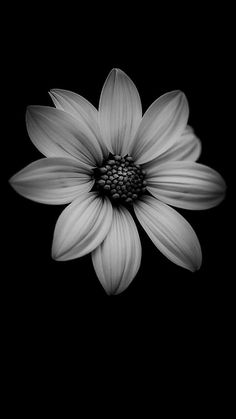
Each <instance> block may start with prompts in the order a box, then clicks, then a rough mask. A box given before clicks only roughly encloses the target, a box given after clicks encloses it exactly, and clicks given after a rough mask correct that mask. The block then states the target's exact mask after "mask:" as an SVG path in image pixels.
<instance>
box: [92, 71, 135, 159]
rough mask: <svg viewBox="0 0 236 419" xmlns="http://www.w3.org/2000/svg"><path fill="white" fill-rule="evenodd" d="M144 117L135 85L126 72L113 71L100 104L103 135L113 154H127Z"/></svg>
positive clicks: (107, 80)
mask: <svg viewBox="0 0 236 419" xmlns="http://www.w3.org/2000/svg"><path fill="white" fill-rule="evenodd" d="M141 118H142V106H141V101H140V97H139V93H138V91H137V89H136V87H135V85H134V83H133V82H132V81H131V80H130V78H129V77H128V76H127V75H126V74H125V73H124V72H123V71H121V70H118V69H113V70H112V71H111V72H110V74H109V75H108V77H107V79H106V82H105V84H104V86H103V89H102V93H101V97H100V102H99V122H100V129H101V133H102V136H103V138H104V141H105V143H106V144H107V146H108V148H109V149H110V151H111V152H112V153H114V154H121V155H125V154H127V153H128V149H129V144H130V142H131V141H132V139H133V137H134V135H135V133H136V131H137V128H138V125H139V123H140V121H141Z"/></svg>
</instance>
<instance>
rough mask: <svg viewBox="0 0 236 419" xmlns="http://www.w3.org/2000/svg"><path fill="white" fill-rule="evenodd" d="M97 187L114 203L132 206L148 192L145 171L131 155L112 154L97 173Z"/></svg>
mask: <svg viewBox="0 0 236 419" xmlns="http://www.w3.org/2000/svg"><path fill="white" fill-rule="evenodd" d="M95 187H96V189H97V190H99V191H100V192H101V193H104V194H105V195H107V196H108V197H109V198H111V200H112V201H114V202H115V201H116V202H118V201H120V202H122V203H126V204H131V203H132V202H134V201H135V200H136V199H137V198H138V197H140V195H142V194H143V193H144V192H146V181H145V171H144V170H142V168H141V167H140V165H138V164H135V163H134V161H133V158H132V157H131V156H129V155H126V156H124V157H122V156H120V155H113V154H110V155H109V158H108V159H107V160H105V161H104V162H103V164H102V166H101V167H99V168H97V169H96V171H95Z"/></svg>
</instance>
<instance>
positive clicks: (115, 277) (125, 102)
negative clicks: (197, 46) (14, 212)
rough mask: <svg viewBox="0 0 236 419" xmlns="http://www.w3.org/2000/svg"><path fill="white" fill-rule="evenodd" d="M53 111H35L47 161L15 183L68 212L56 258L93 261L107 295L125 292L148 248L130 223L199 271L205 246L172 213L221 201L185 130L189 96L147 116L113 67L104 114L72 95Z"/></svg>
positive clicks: (215, 177)
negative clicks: (61, 205) (64, 206)
mask: <svg viewBox="0 0 236 419" xmlns="http://www.w3.org/2000/svg"><path fill="white" fill-rule="evenodd" d="M50 96H51V98H52V100H53V103H54V105H55V108H53V107H46V106H30V107H29V108H28V109H27V113H26V124H27V129H28V133H29V136H30V139H31V140H32V142H33V143H34V145H35V146H36V147H37V148H38V150H39V151H40V152H41V153H42V154H43V155H44V156H45V157H46V158H42V159H40V160H37V161H36V162H33V163H31V164H29V165H28V166H27V167H25V168H24V169H23V170H21V171H20V172H19V173H17V174H16V175H14V176H13V177H12V178H11V179H10V182H11V185H12V186H13V188H14V189H15V190H16V191H17V192H18V193H20V194H21V195H23V196H25V197H26V198H29V199H32V200H34V201H37V202H41V203H45V204H55V205H58V204H69V205H68V206H67V207H66V208H65V209H64V211H62V213H61V215H60V217H59V219H58V221H57V223H56V227H55V232H54V237H53V245H52V257H53V258H54V259H56V260H60V261H65V260H70V259H75V258H79V257H81V256H83V255H86V254H88V253H91V254H92V262H93V266H94V269H95V271H96V274H97V276H98V278H99V280H100V282H101V284H102V285H103V287H104V289H105V291H106V292H107V293H108V294H119V293H121V292H122V291H124V290H125V289H126V288H127V287H128V285H129V284H130V283H131V281H132V280H133V279H134V277H135V275H136V273H137V272H138V269H139V266H140V262H141V253H142V248H141V243H140V238H139V234H138V231H137V228H136V225H135V222H134V220H133V218H132V216H131V213H130V211H129V210H130V208H131V207H133V209H134V212H135V214H136V217H137V219H138V220H139V222H140V224H141V225H142V227H143V228H144V230H145V231H146V233H147V234H148V236H149V237H150V239H151V240H152V241H153V243H154V244H155V246H156V247H157V248H158V249H159V250H160V251H161V252H162V253H163V254H164V255H165V256H166V257H167V258H168V259H170V260H171V261H172V262H174V263H176V264H177V265H179V266H182V267H184V268H186V269H189V270H190V271H195V270H197V269H199V268H200V266H201V261H202V254H201V247H200V244H199V241H198V238H197V236H196V234H195V232H194V231H193V229H192V227H191V226H190V224H189V223H188V222H187V221H186V220H185V219H184V218H183V217H182V216H181V215H180V214H179V213H178V212H177V211H175V210H174V209H173V208H171V207H170V206H169V205H171V206H174V207H179V208H185V209H191V210H202V209H206V208H211V207H213V206H215V205H218V204H219V203H220V202H221V201H222V200H223V198H224V193H225V183H224V180H223V179H222V177H221V176H220V175H219V173H217V172H216V171H215V170H213V169H211V168H209V167H207V166H204V165H202V164H199V163H196V160H197V159H198V157H199V155H200V153H201V143H200V140H199V139H198V138H197V137H196V136H195V134H194V132H193V129H192V128H191V127H190V126H188V125H187V122H188V115H189V108H188V102H187V99H186V97H185V95H184V94H183V93H182V92H180V91H173V92H170V93H167V94H165V95H163V96H161V97H160V98H158V99H157V100H156V101H155V102H154V103H153V104H152V105H151V106H150V107H149V108H148V110H147V111H146V112H145V113H144V115H142V107H141V101H140V97H139V94H138V91H137V89H136V87H135V85H134V84H133V82H132V81H131V80H130V78H129V77H128V76H127V75H126V74H125V73H124V72H123V71H121V70H117V69H113V70H112V71H111V72H110V74H109V75H108V78H107V80H106V82H105V84H104V87H103V89H102V92H101V97H100V102H99V109H98V110H97V109H95V108H94V106H93V105H92V104H91V103H89V102H88V101H87V100H85V99H84V98H83V97H81V96H79V95H77V94H75V93H72V92H69V91H65V90H59V89H54V90H51V91H50Z"/></svg>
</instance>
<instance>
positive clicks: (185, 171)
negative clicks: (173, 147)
mask: <svg viewBox="0 0 236 419" xmlns="http://www.w3.org/2000/svg"><path fill="white" fill-rule="evenodd" d="M147 187H148V190H149V192H150V193H151V194H152V195H154V196H155V197H156V198H158V199H160V200H161V201H164V202H166V203H167V204H169V205H173V206H175V207H179V208H185V209H191V210H203V209H207V208H212V207H214V206H216V205H218V204H219V203H220V202H221V201H222V200H223V199H224V196H225V188H226V186H225V182H224V180H223V178H222V177H221V175H220V174H219V173H218V172H216V171H215V170H213V169H211V168H210V167H208V166H204V165H203V164H199V163H195V162H189V161H182V162H176V161H171V162H169V163H164V164H162V165H161V166H160V167H159V169H158V170H156V171H155V175H153V176H151V175H150V174H149V175H148V178H147Z"/></svg>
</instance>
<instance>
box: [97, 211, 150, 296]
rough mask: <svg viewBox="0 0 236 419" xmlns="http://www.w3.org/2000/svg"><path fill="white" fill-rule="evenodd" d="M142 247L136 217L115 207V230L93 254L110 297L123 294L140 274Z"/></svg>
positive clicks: (100, 277) (113, 222) (113, 227)
mask: <svg viewBox="0 0 236 419" xmlns="http://www.w3.org/2000/svg"><path fill="white" fill-rule="evenodd" d="M141 254H142V248H141V243H140V239H139V234H138V231H137V228H136V225H135V223H134V220H133V218H132V216H131V215H130V213H129V211H128V210H127V209H126V208H122V207H120V208H114V209H113V220H112V224H111V228H110V230H109V232H108V234H107V236H106V238H105V240H104V241H103V242H102V243H101V244H100V246H98V247H97V248H96V249H95V250H94V251H93V253H92V261H93V266H94V269H95V271H96V274H97V276H98V278H99V281H100V282H101V284H102V286H103V288H104V289H105V291H106V292H107V293H108V294H120V293H121V292H122V291H124V290H125V289H126V288H127V287H128V286H129V284H130V283H131V281H132V280H133V279H134V277H135V275H136V274H137V272H138V270H139V266H140V262H141Z"/></svg>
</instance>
